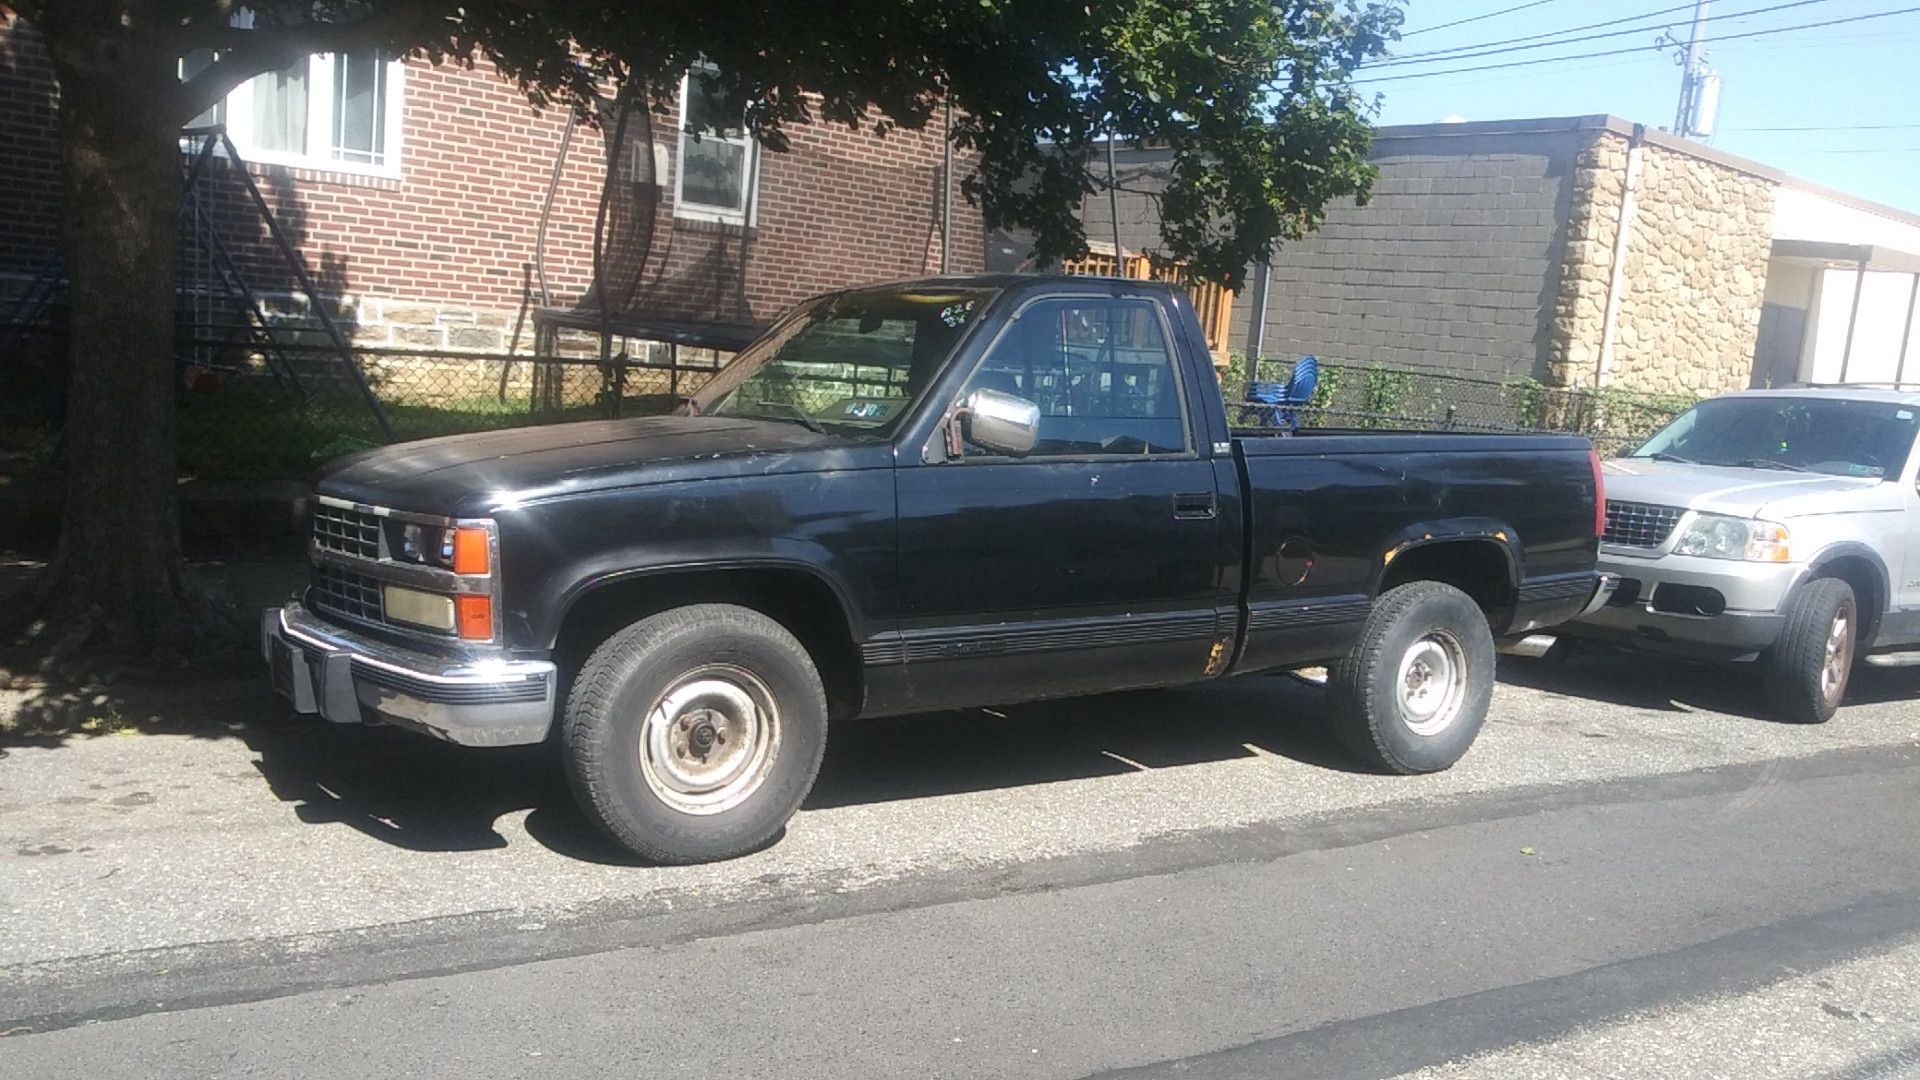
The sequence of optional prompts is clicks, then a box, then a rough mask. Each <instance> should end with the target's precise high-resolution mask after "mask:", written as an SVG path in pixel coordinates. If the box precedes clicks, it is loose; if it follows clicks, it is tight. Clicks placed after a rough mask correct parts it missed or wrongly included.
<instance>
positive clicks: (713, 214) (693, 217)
mask: <svg viewBox="0 0 1920 1080" xmlns="http://www.w3.org/2000/svg"><path fill="white" fill-rule="evenodd" d="M718 70H720V69H719V68H717V67H714V66H713V65H711V64H697V65H695V66H694V67H691V68H688V69H687V72H686V74H684V75H682V76H680V115H679V139H678V141H677V142H675V143H674V151H673V216H674V217H676V218H680V219H682V220H686V221H710V222H715V223H718V224H721V225H748V226H751V225H754V224H756V223H757V221H758V219H759V217H760V209H759V204H760V200H759V199H757V198H755V197H754V196H755V195H756V194H758V189H759V187H760V144H759V143H758V142H757V141H755V140H754V138H753V136H751V135H749V134H747V132H746V131H745V129H744V128H743V129H742V130H741V132H740V134H739V135H737V136H734V135H722V134H720V133H718V132H713V131H707V132H702V133H701V134H700V136H699V138H701V139H703V140H704V139H717V140H719V141H721V142H724V143H730V144H732V145H734V146H739V147H742V148H744V149H745V150H746V154H745V156H744V157H743V158H742V159H741V162H740V167H741V169H743V170H744V171H745V172H746V176H745V177H744V178H743V179H742V180H741V183H740V201H741V206H740V207H739V208H738V209H734V210H728V209H726V208H724V207H719V206H708V205H707V204H705V203H697V204H695V205H692V206H689V205H687V199H686V184H685V180H686V175H687V170H686V151H687V143H688V142H689V141H691V140H692V139H693V138H694V136H693V135H692V134H691V133H689V132H688V131H687V102H688V100H689V93H690V91H691V87H692V83H693V77H694V76H695V75H696V74H698V73H700V72H703V71H718Z"/></svg>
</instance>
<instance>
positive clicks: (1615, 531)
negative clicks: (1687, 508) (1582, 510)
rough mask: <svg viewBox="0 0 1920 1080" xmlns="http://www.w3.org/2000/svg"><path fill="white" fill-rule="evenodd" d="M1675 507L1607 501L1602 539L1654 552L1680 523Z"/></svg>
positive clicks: (1610, 542) (1678, 510)
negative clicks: (1604, 531)
mask: <svg viewBox="0 0 1920 1080" xmlns="http://www.w3.org/2000/svg"><path fill="white" fill-rule="evenodd" d="M1681 513H1682V511H1681V509H1680V508H1679V507H1677V506H1653V505H1651V504H1649V503H1632V502H1614V501H1613V500H1612V499H1608V500H1607V531H1606V535H1605V536H1604V537H1603V539H1604V540H1605V541H1606V542H1607V543H1609V544H1621V545H1624V546H1626V547H1639V548H1656V547H1659V546H1660V545H1661V544H1664V543H1666V542H1667V537H1668V536H1669V535H1671V534H1672V532H1673V527H1674V526H1675V525H1677V524H1679V523H1680V514H1681Z"/></svg>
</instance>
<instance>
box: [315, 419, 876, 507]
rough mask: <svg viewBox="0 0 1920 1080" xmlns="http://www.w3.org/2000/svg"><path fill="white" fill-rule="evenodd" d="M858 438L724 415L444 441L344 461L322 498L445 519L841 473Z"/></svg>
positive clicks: (323, 485)
mask: <svg viewBox="0 0 1920 1080" xmlns="http://www.w3.org/2000/svg"><path fill="white" fill-rule="evenodd" d="M875 446H878V447H879V448H880V449H882V450H884V449H885V446H884V444H882V443H877V442H876V441H874V440H861V439H857V438H850V437H846V436H839V435H833V434H821V433H818V432H813V431H809V430H807V428H805V427H803V426H801V425H799V424H790V423H783V422H778V421H771V420H754V419H746V418H740V417H728V416H649V417H639V418H635V419H631V420H596V421H586V422H580V423H570V424H549V425H545V426H541V427H525V428H513V429H511V430H506V431H485V432H477V433H474V434H470V435H449V436H444V437H442V438H437V439H423V440H421V441H419V442H410V443H401V444H399V445H396V446H386V447H381V448H380V449H378V450H369V451H365V452H363V453H359V454H355V455H352V456H350V457H346V458H342V459H341V460H339V461H337V462H334V463H333V464H332V465H330V466H329V467H328V468H327V469H325V470H324V471H323V472H322V473H321V474H320V475H319V477H317V478H316V480H315V482H314V489H315V490H316V491H317V492H319V493H320V494H322V495H330V496H333V497H335V498H341V499H349V500H352V501H354V502H358V503H366V504H368V505H374V506H386V507H392V508H395V509H403V510H415V511H419V512H422V513H435V514H449V515H453V516H478V515H483V514H487V513H489V512H491V511H492V510H494V509H497V508H499V507H501V506H504V505H512V504H519V503H525V502H531V501H534V500H537V499H541V498H548V497H552V496H557V495H566V494H573V493H578V492H585V491H592V490H597V489H602V488H614V487H625V486H629V485H632V484H639V483H661V482H667V481H674V480H690V479H698V478H703V477H709V476H726V475H738V474H740V473H741V472H743V471H752V472H756V473H771V472H797V471H809V470H817V469H826V468H846V467H850V466H851V463H850V462H848V461H847V460H845V458H846V456H847V455H849V454H852V453H853V452H855V451H857V450H859V449H860V448H862V447H865V448H869V449H871V448H873V447H875Z"/></svg>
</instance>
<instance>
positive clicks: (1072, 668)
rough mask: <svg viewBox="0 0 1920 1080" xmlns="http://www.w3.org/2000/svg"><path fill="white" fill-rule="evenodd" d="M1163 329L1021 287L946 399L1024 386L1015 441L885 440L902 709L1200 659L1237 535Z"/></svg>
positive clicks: (1019, 695) (1183, 668)
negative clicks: (1025, 441) (893, 512)
mask: <svg viewBox="0 0 1920 1080" xmlns="http://www.w3.org/2000/svg"><path fill="white" fill-rule="evenodd" d="M1174 340H1175V339H1174V337H1173V333H1172V328H1171V326H1170V325H1169V324H1168V321H1167V313H1166V311H1165V309H1164V305H1162V304H1160V303H1157V302H1155V301H1154V300H1152V299H1149V298H1145V297H1124V296H1114V295H1104V296H1102V295H1090V296H1085V297H1072V298H1057V297H1047V298H1044V299H1035V300H1032V301H1029V302H1028V303H1027V304H1026V305H1025V306H1024V307H1022V308H1021V309H1020V310H1019V311H1018V312H1017V313H1016V314H1015V316H1014V317H1013V318H1012V319H1011V320H1010V321H1009V323H1008V324H1007V325H1006V326H1005V327H1004V328H1002V330H1001V332H1000V334H999V336H998V337H997V338H996V339H995V340H994V341H993V343H992V344H991V345H990V346H989V347H988V348H987V349H986V351H985V352H984V354H983V356H982V359H981V361H980V363H979V364H978V366H977V367H975V369H974V370H973V372H972V373H971V375H970V376H969V377H968V378H967V379H966V381H965V384H964V386H963V388H962V389H961V390H960V392H959V393H958V394H957V395H956V396H955V397H954V399H953V400H955V401H958V400H962V399H964V398H965V396H966V395H967V394H969V393H971V392H972V391H973V390H975V389H978V388H983V387H988V388H992V389H996V390H1001V391H1004V392H1006V393H1011V394H1016V395H1018V396H1020V397H1022V398H1025V399H1027V400H1030V401H1033V402H1034V403H1036V404H1037V405H1038V406H1039V413H1040V421H1039V433H1038V434H1039V440H1038V443H1037V445H1036V446H1035V447H1034V449H1033V451H1032V452H1031V453H1029V454H1027V455H1026V456H1024V457H1019V458H1014V457H1007V456H1001V455H995V454H992V453H989V452H987V451H984V450H982V449H980V448H978V447H973V446H967V447H965V448H964V449H962V451H961V452H960V453H959V454H958V455H946V454H945V453H944V451H936V452H935V453H934V454H932V455H930V456H932V457H933V458H935V459H940V458H943V457H944V458H945V460H933V461H927V460H922V459H921V458H920V455H919V454H918V453H911V454H910V453H907V452H904V451H903V453H902V454H901V460H900V462H899V467H898V468H897V470H896V472H895V477H896V485H897V487H896V490H897V493H898V499H899V564H898V565H899V568H900V596H901V620H900V629H901V638H902V642H901V644H902V647H903V656H904V660H905V663H906V666H907V677H908V680H909V682H910V684H911V690H910V694H911V697H912V699H913V704H914V707H917V708H934V707H957V706H961V705H974V704H992V703H995V702H1005V701H1015V700H1022V699H1030V698H1036V697H1046V696H1059V695H1067V694H1080V693H1088V692H1094V691H1099V690H1109V689H1119V688H1122V687H1130V686H1150V685H1158V684H1167V683H1175V682H1184V681H1191V680H1194V679H1197V678H1199V677H1201V675H1202V673H1203V672H1204V671H1206V670H1207V668H1208V664H1209V658H1210V655H1211V653H1212V651H1213V645H1214V643H1215V641H1216V636H1217V633H1218V632H1219V627H1218V625H1217V622H1218V620H1217V619H1216V612H1215V607H1216V596H1217V594H1218V593H1219V591H1220V589H1221V574H1222V573H1223V572H1225V571H1223V568H1222V566H1221V565H1220V564H1221V563H1222V562H1223V561H1230V562H1234V563H1236V564H1237V558H1238V555H1237V552H1238V547H1237V545H1238V542H1239V537H1238V536H1233V537H1224V535H1223V532H1224V530H1223V521H1224V520H1225V519H1226V516H1227V515H1223V514H1222V513H1221V506H1220V493H1219V492H1218V491H1217V490H1216V484H1215V469H1214V464H1213V462H1212V461H1211V460H1210V459H1209V458H1208V456H1207V455H1206V453H1205V450H1206V449H1207V448H1206V445H1205V444H1204V442H1203V436H1202V434H1201V432H1200V429H1199V423H1198V419H1197V417H1194V416H1192V415H1191V412H1192V410H1191V409H1190V408H1189V399H1188V394H1189V393H1190V392H1193V391H1190V390H1189V389H1188V388H1186V387H1184V386H1183V385H1182V382H1181V376H1182V368H1181V366H1180V365H1179V364H1178V363H1177V362H1176V357H1175V353H1174V345H1173V341H1174ZM1207 389H1210V388H1207ZM934 438H935V439H936V440H944V438H945V435H944V429H941V430H937V431H936V433H935V435H934ZM1226 540H1230V541H1231V543H1230V544H1229V543H1225V542H1223V541H1226ZM1229 553H1231V554H1229ZM1227 569H1228V570H1231V569H1233V567H1229V568H1227Z"/></svg>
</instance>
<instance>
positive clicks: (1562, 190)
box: [1084, 121, 1584, 378]
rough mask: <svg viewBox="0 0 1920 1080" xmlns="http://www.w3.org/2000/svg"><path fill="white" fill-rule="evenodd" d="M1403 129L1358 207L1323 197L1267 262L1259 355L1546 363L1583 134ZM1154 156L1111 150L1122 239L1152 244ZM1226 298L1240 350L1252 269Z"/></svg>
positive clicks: (1105, 219) (1386, 141)
mask: <svg viewBox="0 0 1920 1080" xmlns="http://www.w3.org/2000/svg"><path fill="white" fill-rule="evenodd" d="M1481 127H1484V125H1474V126H1472V127H1467V126H1463V127H1462V128H1461V129H1460V132H1459V133H1458V134H1452V133H1440V134H1435V133H1434V129H1433V128H1431V127H1423V128H1421V129H1419V132H1420V134H1417V135H1414V136H1410V137H1409V136H1401V135H1396V134H1395V133H1394V130H1393V129H1386V130H1383V131H1382V132H1381V133H1380V134H1379V136H1378V137H1377V138H1376V140H1375V144H1374V154H1373V162H1374V164H1375V166H1376V167H1378V168H1379V170H1380V175H1379V178H1378V179H1377V180H1376V181H1375V182H1374V187H1373V193H1372V197H1371V198H1370V199H1369V201H1368V202H1367V204H1366V205H1364V206H1357V205H1354V204H1353V203H1352V202H1346V203H1342V204H1339V205H1335V206H1330V207H1328V209H1327V216H1326V223H1325V224H1324V225H1323V226H1322V228H1321V229H1320V230H1319V231H1318V232H1316V233H1313V234H1311V235H1309V236H1307V237H1306V238H1304V239H1302V240H1299V241H1296V242H1293V243H1287V244H1283V245H1281V246H1280V247H1279V248H1278V249H1277V250H1276V251H1275V254H1274V258H1273V264H1272V265H1273V278H1272V284H1271V285H1270V287H1269V295H1268V301H1267V317H1266V342H1265V345H1264V347H1263V350H1262V351H1263V353H1264V354H1265V355H1266V356H1270V357H1278V358H1281V359H1293V358H1296V357H1298V356H1301V355H1306V354H1312V355H1315V356H1318V357H1319V358H1320V359H1321V360H1322V361H1323V362H1329V363H1335V364H1344V365H1360V366H1365V365H1373V364H1378V365H1381V366H1385V367H1405V368H1439V369H1444V370H1446V371H1449V372H1452V373H1455V374H1461V375H1478V376H1486V377H1490V378H1506V377H1512V376H1520V375H1537V374H1543V373H1544V365H1543V357H1544V343H1545V341H1546V338H1547V334H1548V331H1549V329H1550V325H1551V317H1552V301H1553V298H1554V297H1555V295H1556V294H1557V292H1558V287H1559V281H1558V276H1557V275H1558V271H1559V266H1560V262H1561V247H1562V245H1563V243H1564V238H1563V232H1564V228H1563V226H1564V222H1565V219H1566V214H1567V209H1568V206H1569V202H1570V196H1571V188H1570V179H1571V175H1572V172H1573V167H1574V161H1575V158H1576V157H1577V155H1578V154H1579V151H1580V147H1581V144H1582V141H1583V138H1584V136H1583V133H1581V132H1579V131H1578V130H1575V129H1574V128H1573V127H1572V125H1571V124H1570V123H1569V122H1567V121H1560V122H1558V123H1557V125H1556V126H1554V127H1552V128H1550V129H1548V130H1527V131H1517V132H1496V133H1487V132H1485V131H1482V130H1478V129H1479V128H1481ZM1164 160H1165V158H1164V155H1162V154H1156V153H1153V152H1133V153H1129V154H1123V155H1121V162H1120V168H1119V172H1120V179H1121V184H1122V186H1123V188H1125V189H1129V190H1127V191H1126V192H1125V193H1124V194H1123V196H1122V203H1121V240H1122V243H1124V244H1125V245H1126V246H1128V247H1134V248H1139V249H1142V250H1149V251H1151V250H1155V249H1157V248H1159V247H1160V236H1159V229H1158V218H1157V210H1156V209H1155V204H1154V203H1153V201H1152V199H1151V198H1150V197H1148V196H1147V195H1145V194H1143V192H1145V191H1151V190H1156V189H1157V188H1158V187H1159V186H1162V185H1164V169H1163V167H1162V166H1161V165H1160V164H1159V163H1160V162H1163V161H1164ZM1107 207H1108V202H1107V199H1106V197H1105V195H1104V194H1096V195H1092V196H1089V197H1088V199H1087V201H1086V204H1085V212H1084V220H1085V221H1086V223H1087V235H1088V237H1089V238H1090V239H1092V240H1094V241H1107V240H1109V238H1110V236H1111V235H1112V234H1111V225H1110V222H1111V221H1112V215H1111V214H1110V213H1109V212H1108V208H1107ZM1248 281H1249V283H1248V286H1247V288H1246V289H1244V290H1242V291H1241V293H1240V295H1239V296H1238V297H1237V298H1236V299H1235V302H1234V329H1233V334H1232V338H1231V340H1232V341H1233V342H1234V346H1235V347H1236V348H1244V347H1245V345H1246V342H1247V331H1248V322H1249V316H1250V312H1251V311H1252V310H1253V307H1254V303H1255V297H1254V292H1253V286H1252V274H1251V272H1249V277H1248Z"/></svg>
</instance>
